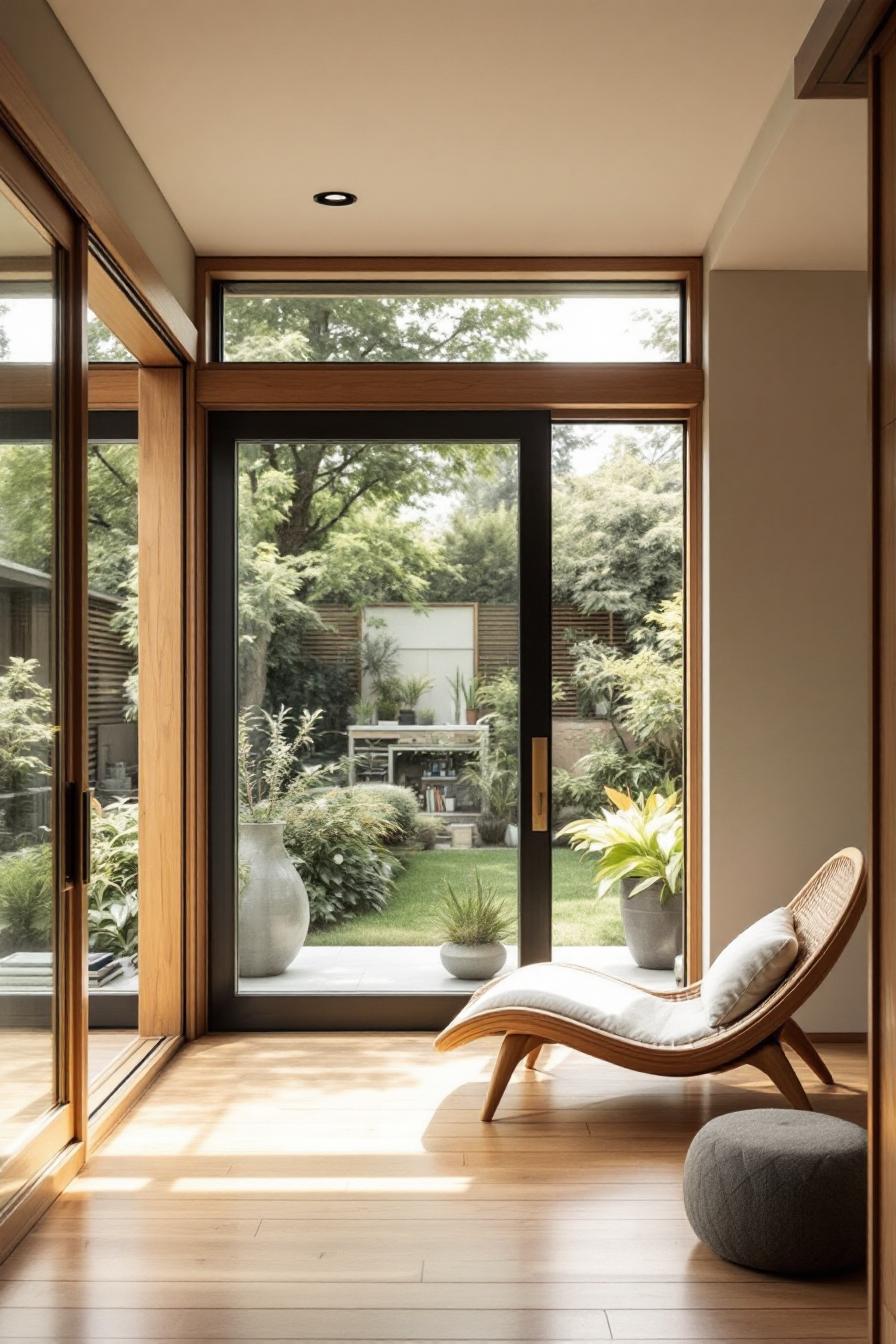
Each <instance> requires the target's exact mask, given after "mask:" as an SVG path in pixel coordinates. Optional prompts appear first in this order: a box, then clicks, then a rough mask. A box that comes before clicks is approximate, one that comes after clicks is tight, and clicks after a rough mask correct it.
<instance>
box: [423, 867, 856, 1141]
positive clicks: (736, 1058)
mask: <svg viewBox="0 0 896 1344" xmlns="http://www.w3.org/2000/svg"><path fill="white" fill-rule="evenodd" d="M864 904H865V860H864V858H863V857H862V855H861V853H860V852H859V851H858V850H857V849H842V850H840V851H839V853H837V854H835V855H833V857H832V858H830V859H828V861H827V863H825V864H823V865H822V867H821V868H819V870H818V872H817V873H815V875H814V876H813V877H812V878H810V880H809V881H808V882H807V883H806V885H805V886H804V887H803V889H802V891H800V892H799V894H798V895H797V896H795V897H794V899H793V900H792V901H791V903H790V907H789V908H790V910H791V913H792V914H793V923H794V928H795V929H796V934H797V938H798V940H799V953H798V954H797V959H796V961H795V963H794V965H793V968H792V969H791V971H790V972H789V973H788V975H787V976H786V977H785V979H784V980H783V981H782V982H781V984H780V985H779V986H778V987H777V989H775V990H774V991H773V992H772V993H771V994H770V995H769V996H768V998H766V999H764V1000H763V1002H762V1003H761V1004H759V1005H758V1006H757V1007H756V1008H754V1009H752V1010H751V1011H750V1012H749V1013H747V1014H746V1015H745V1016H744V1017H742V1018H740V1019H739V1020H738V1021H737V1022H734V1023H732V1025H731V1026H729V1027H724V1028H722V1029H721V1030H720V1031H716V1032H713V1034H712V1035H711V1036H708V1037H706V1038H704V1039H701V1040H699V1041H695V1042H693V1043H692V1044H690V1045H677V1046H655V1045H646V1044H643V1043H641V1042H639V1041H630V1040H626V1039H624V1038H623V1037H620V1036H614V1035H612V1034H611V1033H609V1032H606V1031H601V1030H600V1029H599V1028H597V1027H590V1026H587V1025H586V1024H584V1023H582V1022H577V1021H574V1020H573V1019H571V1018H568V1017H562V1016H560V1015H559V1014H556V1013H550V1012H544V1011H542V1010H540V1009H534V1008H525V1007H520V1008H512V1007H511V1008H507V1007H504V1008H496V1009H493V1010H491V1011H487V1012H483V1013H481V1014H479V1015H477V1016H475V1017H468V1018H464V1019H461V1020H460V1021H458V1022H453V1023H451V1024H450V1025H449V1026H447V1027H446V1028H445V1030H444V1031H443V1032H442V1033H441V1035H440V1036H439V1037H438V1038H437V1040H436V1049H437V1050H453V1049H455V1048H456V1047H457V1046H459V1045H466V1044H467V1042H468V1041H475V1040H478V1039H479V1037H481V1036H494V1035H499V1034H502V1033H503V1035H504V1040H503V1041H502V1043H501V1048H500V1050H499V1051H498V1057H497V1059H496V1061H495V1066H494V1070H493V1072H492V1076H491V1081H490V1083H489V1087H488V1093H487V1095H486V1099H485V1104H484V1106H483V1108H482V1119H483V1120H491V1119H492V1117H493V1115H494V1114H495V1111H496V1109H497V1107H498V1103H499V1102H500V1100H501V1098H502V1096H503V1095H504V1091H505V1089H506V1087H507V1084H508V1083H509V1082H510V1078H511V1075H512V1073H513V1071H514V1069H515V1068H516V1066H517V1064H519V1062H520V1060H521V1059H522V1058H523V1056H524V1055H525V1056H526V1057H527V1059H526V1063H527V1065H528V1067H529V1068H534V1067H535V1064H536V1062H537V1059H538V1054H539V1051H540V1050H541V1048H542V1046H544V1045H551V1044H556V1045H567V1046H570V1047H571V1048H572V1049H574V1050H580V1051H582V1053H583V1054H586V1055H593V1056H595V1058H597V1059H603V1060H606V1061H607V1063H609V1064H619V1065H620V1066H621V1067H622V1068H625V1069H634V1070H636V1071H638V1072H639V1073H654V1074H660V1075H661V1076H663V1077H667V1078H689V1077H695V1076H697V1075H699V1074H702V1073H723V1072H726V1071H727V1070H729V1069H737V1068H740V1067H741V1066H742V1065H745V1064H752V1065H753V1066H754V1067H755V1068H757V1069H760V1070H761V1071H762V1072H763V1073H764V1074H766V1075H767V1076H768V1077H769V1078H770V1079H771V1080H772V1082H773V1083H774V1084H775V1086H776V1087H777V1088H778V1090H779V1091H780V1092H781V1093H782V1094H783V1096H784V1097H785V1098H786V1100H787V1101H789V1102H790V1104H791V1105H792V1106H794V1107H798V1108H800V1109H802V1110H811V1109H812V1105H811V1102H810V1101H809V1098H808V1097H807V1096H806V1093H805V1091H804V1089H803V1085H802V1083H801V1082H800V1080H799V1078H798V1077H797V1075H796V1073H795V1072H794V1070H793V1066H792V1065H791V1063H790V1061H789V1059H788V1058H787V1056H786V1055H785V1053H784V1050H783V1049H782V1046H784V1045H789V1046H790V1048H791V1049H792V1050H794V1051H795V1052H796V1053H797V1054H798V1055H799V1056H800V1057H801V1058H802V1059H803V1061H804V1062H805V1063H806V1064H807V1065H808V1066H809V1068H811V1069H812V1070H813V1072H814V1073H815V1074H817V1076H818V1077H819V1078H820V1079H821V1081H822V1082H823V1083H826V1084H828V1085H832V1084H833V1082H834V1080H833V1078H832V1076H831V1073H830V1071H829V1069H828V1068H827V1066H826V1065H825V1063H824V1061H823V1060H822V1058H821V1056H820V1055H819V1054H818V1051H817V1050H816V1049H815V1046H814V1045H813V1044H812V1042H811V1041H810V1040H809V1039H808V1037H807V1036H806V1035H805V1034H804V1033H803V1031H802V1030H801V1029H800V1028H799V1027H798V1026H797V1024H796V1022H794V1020H793V1014H794V1013H795V1012H796V1011H797V1009H798V1008H800V1007H801V1006H802V1004H803V1003H805V1001H806V999H808V997H809V995H810V994H812V993H813V991H814V990H815V989H817V988H818V986H819V985H820V984H821V982H822V981H823V980H824V978H825V976H826V975H827V973H828V971H829V970H830V969H831V967H832V966H833V964H834V962H835V961H836V960H837V958H838V957H839V955H840V953H841V952H842V951H843V949H844V947H845V946H846V944H847V942H848V941H849V939H850V936H851V935H852V933H853V931H854V929H855V927H856V924H857V923H858V921H859V917H860V915H861V913H862V909H863V907H864ZM591 974H593V975H595V976H598V977H600V976H601V974H602V973H601V972H599V971H593V972H591ZM486 988H487V986H483V988H482V989H480V990H477V992H476V994H474V996H473V998H474V999H476V998H477V997H478V996H479V995H480V994H482V993H484V991H485V989H486ZM650 992H651V993H655V994H656V995H657V997H658V998H663V999H693V998H696V997H697V995H699V993H700V982H699V981H698V982H697V983H695V984H693V985H689V986H688V988H687V989H682V990H672V991H666V992H663V991H650Z"/></svg>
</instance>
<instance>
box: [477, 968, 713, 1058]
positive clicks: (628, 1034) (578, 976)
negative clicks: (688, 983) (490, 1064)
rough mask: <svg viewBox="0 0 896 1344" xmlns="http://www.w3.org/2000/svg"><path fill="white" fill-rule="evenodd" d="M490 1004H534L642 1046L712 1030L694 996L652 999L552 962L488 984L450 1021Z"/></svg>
mask: <svg viewBox="0 0 896 1344" xmlns="http://www.w3.org/2000/svg"><path fill="white" fill-rule="evenodd" d="M493 1008H535V1009H539V1010H540V1011H542V1012H547V1013H558V1014H559V1015H560V1016H561V1017H569V1018H572V1020H573V1021H574V1022H581V1023H582V1024H583V1026H586V1027H598V1028H599V1029H600V1030H601V1031H607V1032H611V1033H612V1034H613V1035H614V1036H621V1037H622V1038H623V1039H625V1040H627V1041H640V1042H642V1044H644V1045H669V1046H673V1045H690V1044H691V1043H692V1042H693V1041H699V1040H700V1039H701V1038H702V1037H704V1036H711V1035H712V1034H713V1031H712V1028H711V1027H710V1026H709V1023H708V1022H707V1020H706V1011H705V1009H704V1007H703V1005H702V1003H701V1002H700V998H699V996H698V997H697V998H694V999H679V1000H675V999H672V1000H669V999H660V998H657V997H656V995H654V994H649V993H648V992H647V990H646V989H640V988H639V987H638V986H637V985H629V984H626V983H625V982H624V981H622V980H616V979H615V978H614V977H613V976H611V975H601V974H600V973H599V972H595V971H583V970H580V969H579V967H577V966H563V965H560V964H558V963H557V962H537V963H536V964H534V965H532V966H521V967H520V969H519V970H518V971H511V972H510V973H509V974H508V975H503V976H501V977H500V978H499V979H498V980H495V981H494V982H493V983H492V984H491V985H489V986H488V987H487V988H486V989H485V990H483V991H482V993H481V994H480V995H479V996H478V998H475V999H473V1000H472V1001H471V1002H470V1003H468V1004H467V1006H466V1008H464V1009H463V1011H462V1012H461V1013H459V1014H458V1016H457V1018H456V1019H455V1021H456V1022H463V1021H466V1020H467V1019H468V1018H471V1017H478V1016H479V1014H480V1013H485V1012H489V1011H490V1010H491V1009H493Z"/></svg>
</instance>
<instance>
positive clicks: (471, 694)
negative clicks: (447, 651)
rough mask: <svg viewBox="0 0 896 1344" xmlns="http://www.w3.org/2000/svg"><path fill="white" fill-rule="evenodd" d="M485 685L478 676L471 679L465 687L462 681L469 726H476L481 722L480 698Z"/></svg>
mask: <svg viewBox="0 0 896 1344" xmlns="http://www.w3.org/2000/svg"><path fill="white" fill-rule="evenodd" d="M483 684H484V683H483V680H482V678H481V677H477V676H473V677H471V678H470V680H469V683H468V684H467V685H464V682H463V679H461V691H462V694H463V699H464V706H465V709H466V719H467V723H468V724H475V723H478V721H479V697H480V695H481V693H482V687H483Z"/></svg>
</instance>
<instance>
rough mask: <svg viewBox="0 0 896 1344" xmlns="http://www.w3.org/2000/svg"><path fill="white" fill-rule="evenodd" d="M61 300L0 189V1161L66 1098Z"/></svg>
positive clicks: (47, 259) (51, 265) (38, 238)
mask: <svg viewBox="0 0 896 1344" xmlns="http://www.w3.org/2000/svg"><path fill="white" fill-rule="evenodd" d="M57 310H58V297H57V286H56V259H55V256H54V248H53V247H52V246H51V245H50V244H49V243H47V242H46V241H45V239H44V238H43V236H42V235H41V234H40V233H38V232H37V230H36V229H35V228H34V227H33V226H32V224H31V223H30V222H29V221H28V220H27V219H26V218H25V217H24V216H23V215H22V214H20V213H19V211H18V210H17V209H16V208H15V207H14V206H13V205H12V204H11V203H10V201H9V200H8V199H7V198H6V197H5V196H3V195H0V1163H2V1162H3V1161H4V1160H5V1159H7V1158H9V1157H10V1155H11V1154H12V1153H13V1152H14V1151H15V1150H16V1149H17V1148H19V1147H20V1146H21V1145H22V1143H23V1142H24V1140H25V1139H26V1138H27V1136H28V1133H29V1131H30V1130H31V1129H32V1128H33V1127H34V1126H35V1124H36V1122H38V1121H39V1120H40V1119H41V1118H42V1117H43V1116H45V1115H46V1114H47V1112H49V1111H51V1110H52V1109H53V1108H54V1107H55V1106H56V1104H57V1102H58V1100H59V1099H60V1095H61V1073H60V1069H59V1067H58V1059H59V1057H60V1051H61V1043H60V1041H59V1040H58V1037H57V1001H58V997H59V990H60V988H61V985H60V979H61V971H60V965H59V958H58V956H57V946H58V941H59V921H58V907H59V892H60V873H59V861H58V856H57V853H56V844H55V832H56V800H57V792H58V765H57V762H58V759H59V749H58V748H59V740H58V733H57V725H58V724H59V718H60V715H59V710H58V706H57V692H58V686H57V677H56V666H57V648H56V635H55V632H56V611H57V602H56V595H57V594H56V581H55V554H54V538H55V535H56V499H57V488H58V487H57V479H56V451H55V432H56V431H55V389H56V377H55V373H56V360H57V352H56V331H57V323H58V311H57ZM26 389H27V390H26ZM4 392H5V395H4ZM23 404H25V405H27V406H29V407H33V409H27V410H22V409H19V408H20V407H21V406H22V405H23Z"/></svg>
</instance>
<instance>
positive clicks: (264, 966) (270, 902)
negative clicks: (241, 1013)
mask: <svg viewBox="0 0 896 1344" xmlns="http://www.w3.org/2000/svg"><path fill="white" fill-rule="evenodd" d="M239 867H240V923H239V949H240V975H241V976H247V977H250V978H252V979H254V978H256V977H260V976H268V975H282V974H283V972H284V971H285V970H286V968H287V966H288V965H289V964H290V962H291V961H293V960H294V958H295V957H296V955H297V954H298V952H299V950H300V949H301V947H302V944H303V943H304V941H305V938H306V936H307V933H308V922H309V919H310V910H309V906H308V893H307V891H306V890H305V883H304V882H303V881H302V879H301V878H300V877H299V874H298V873H297V872H296V870H295V868H294V867H293V864H292V861H291V860H290V857H289V855H288V854H287V852H286V846H285V845H284V843H283V822H282V821H241V822H240V862H239Z"/></svg>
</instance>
